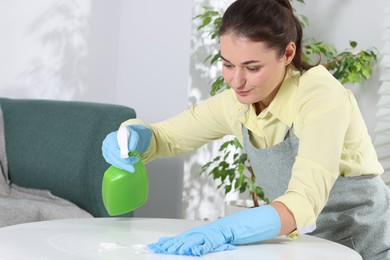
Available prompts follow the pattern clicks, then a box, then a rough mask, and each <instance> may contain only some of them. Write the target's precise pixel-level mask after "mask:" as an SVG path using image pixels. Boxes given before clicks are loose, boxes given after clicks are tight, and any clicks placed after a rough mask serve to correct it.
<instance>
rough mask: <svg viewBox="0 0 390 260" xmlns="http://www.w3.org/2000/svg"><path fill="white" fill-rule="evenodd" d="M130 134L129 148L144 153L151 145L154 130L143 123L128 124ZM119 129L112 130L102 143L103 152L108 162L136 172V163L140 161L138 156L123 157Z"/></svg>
mask: <svg viewBox="0 0 390 260" xmlns="http://www.w3.org/2000/svg"><path fill="white" fill-rule="evenodd" d="M126 128H127V130H128V131H129V133H130V135H129V138H128V149H129V151H130V152H132V151H134V150H136V151H137V152H138V153H139V154H143V153H144V152H145V151H146V150H147V149H148V147H149V145H150V140H151V137H152V131H151V130H150V129H149V128H147V127H145V126H143V125H129V126H126ZM117 134H118V131H115V132H112V133H110V134H108V135H107V136H106V138H105V139H104V140H103V144H102V154H103V157H104V159H105V160H106V162H108V163H109V164H111V165H114V166H115V167H117V168H119V169H123V170H126V171H129V172H134V164H135V163H136V162H138V160H139V159H138V157H137V156H129V157H127V158H121V156H120V148H119V144H118V140H117Z"/></svg>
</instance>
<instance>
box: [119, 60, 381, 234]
mask: <svg viewBox="0 0 390 260" xmlns="http://www.w3.org/2000/svg"><path fill="white" fill-rule="evenodd" d="M157 109H158V108H157ZM128 124H144V125H147V126H148V127H150V128H151V129H152V131H153V138H152V141H151V145H150V147H149V149H148V150H147V151H146V152H145V153H144V154H143V155H142V157H143V159H144V160H145V162H148V161H151V160H153V159H154V158H156V157H171V156H175V155H179V154H182V153H184V152H188V151H193V150H195V149H197V148H199V147H200V146H202V145H204V144H205V143H207V142H210V141H212V140H216V139H219V138H221V137H223V136H225V135H234V136H236V137H237V138H238V140H240V141H241V142H242V139H243V137H242V125H244V126H245V127H246V128H248V129H249V130H250V131H251V133H252V134H251V138H252V139H251V141H252V143H253V145H254V146H256V147H257V148H265V147H270V146H274V145H275V144H278V143H280V142H281V141H283V139H284V136H285V134H286V130H287V129H288V128H289V127H291V126H292V125H293V126H294V133H295V135H296V136H297V137H298V139H299V150H298V156H297V157H296V161H295V163H294V166H293V169H292V173H291V179H290V182H289V186H288V189H287V191H286V193H285V194H283V195H282V196H280V197H279V198H277V199H276V200H275V201H280V202H282V203H284V204H285V205H286V206H287V207H288V208H289V209H290V210H291V212H292V213H293V214H294V218H295V221H296V223H297V229H298V232H299V231H300V230H305V228H309V227H310V226H313V225H315V221H316V219H317V217H318V215H319V213H320V212H321V210H322V209H323V207H324V206H325V204H326V201H327V199H328V197H329V192H330V190H331V188H332V186H333V184H334V182H335V181H336V179H337V177H338V176H339V175H342V176H347V177H348V176H358V175H363V174H375V175H379V174H382V173H383V168H382V166H381V165H380V163H379V161H378V158H377V155H376V152H375V149H374V147H373V145H372V142H371V139H370V136H369V135H368V132H367V128H366V125H365V123H364V121H363V118H362V116H361V113H360V111H359V108H358V105H357V103H356V100H355V98H354V97H353V94H352V93H351V92H350V91H349V90H347V89H345V88H344V87H343V86H342V85H341V84H340V83H339V81H337V80H336V79H335V78H334V77H333V76H332V75H331V74H330V73H329V72H328V71H327V70H326V69H325V68H324V67H323V66H321V65H319V66H316V67H314V68H312V69H310V70H308V71H307V72H305V73H304V74H303V75H301V74H300V73H299V72H298V71H296V70H293V69H292V68H289V70H288V71H287V73H286V77H285V79H284V81H283V84H282V85H281V87H280V89H279V91H278V93H277V95H276V96H275V98H274V100H273V101H272V102H271V104H270V105H269V106H268V107H267V108H266V109H264V110H263V111H261V113H260V114H259V115H256V113H255V109H254V107H253V106H248V105H244V104H241V103H239V102H238V101H237V99H236V96H235V93H234V91H233V90H226V91H223V92H222V93H220V94H218V95H216V96H213V97H211V98H209V99H208V100H206V101H204V102H201V103H200V104H197V105H194V106H192V107H190V108H189V109H188V110H186V111H184V112H182V113H180V114H179V115H177V116H174V117H172V118H169V119H167V120H165V121H162V122H159V123H155V124H148V123H146V122H143V121H142V120H139V119H132V120H128V121H126V122H124V123H123V125H128Z"/></svg>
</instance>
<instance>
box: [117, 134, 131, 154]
mask: <svg viewBox="0 0 390 260" xmlns="http://www.w3.org/2000/svg"><path fill="white" fill-rule="evenodd" d="M129 137H130V132H129V130H127V128H126V127H121V128H119V130H118V134H117V140H118V145H119V149H120V153H121V158H127V157H129Z"/></svg>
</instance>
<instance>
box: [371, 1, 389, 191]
mask: <svg viewBox="0 0 390 260" xmlns="http://www.w3.org/2000/svg"><path fill="white" fill-rule="evenodd" d="M383 27H384V34H383V40H384V46H383V48H382V49H381V60H380V63H379V66H380V81H381V82H382V83H381V86H380V88H379V95H380V98H379V102H378V112H377V120H378V123H377V125H376V129H375V132H376V139H375V146H376V149H377V153H378V157H379V160H380V161H381V163H382V165H383V168H384V169H385V174H384V175H383V179H384V180H385V182H386V183H387V185H389V186H390V4H388V6H387V8H386V9H385V20H384V22H383Z"/></svg>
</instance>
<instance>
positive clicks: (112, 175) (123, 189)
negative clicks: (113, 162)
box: [102, 127, 149, 216]
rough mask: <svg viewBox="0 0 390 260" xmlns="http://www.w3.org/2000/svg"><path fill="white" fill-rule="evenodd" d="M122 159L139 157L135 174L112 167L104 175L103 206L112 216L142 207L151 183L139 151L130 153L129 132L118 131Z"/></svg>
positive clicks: (135, 165) (122, 129) (123, 129)
mask: <svg viewBox="0 0 390 260" xmlns="http://www.w3.org/2000/svg"><path fill="white" fill-rule="evenodd" d="M117 138H118V144H119V148H120V151H121V157H122V158H126V157H128V156H137V157H138V159H139V160H138V162H136V163H135V164H134V169H135V171H134V173H131V172H128V171H125V170H122V169H118V168H116V167H115V166H110V167H109V168H108V169H107V170H106V171H105V173H104V176H103V183H102V196H103V204H104V207H105V208H106V210H107V212H108V214H109V215H110V216H118V215H122V214H126V213H129V212H131V211H133V210H135V209H137V208H139V207H141V206H142V205H143V204H145V202H146V201H147V199H148V192H149V181H148V176H147V172H146V168H145V165H144V163H143V162H142V160H141V156H140V155H139V154H138V152H137V151H135V150H134V151H132V152H129V150H128V138H129V131H128V130H127V129H126V128H125V127H123V128H120V129H119V130H118V134H117Z"/></svg>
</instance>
